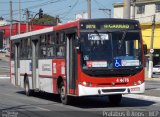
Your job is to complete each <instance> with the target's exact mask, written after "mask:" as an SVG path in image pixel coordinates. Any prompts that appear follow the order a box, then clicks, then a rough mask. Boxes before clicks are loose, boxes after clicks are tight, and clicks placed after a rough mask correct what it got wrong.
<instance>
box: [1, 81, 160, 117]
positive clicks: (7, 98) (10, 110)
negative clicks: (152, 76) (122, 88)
mask: <svg viewBox="0 0 160 117" xmlns="http://www.w3.org/2000/svg"><path fill="white" fill-rule="evenodd" d="M147 82H149V85H152V84H153V85H155V84H157V83H156V82H150V81H147ZM147 84H148V83H147ZM155 86H156V87H154V88H156V89H159V85H158V84H157V85H155ZM147 87H150V86H147ZM0 110H1V112H2V113H1V115H2V116H4V115H6V114H8V115H9V114H10V115H15V117H17V116H18V117H90V116H92V117H108V116H109V114H110V115H112V114H113V113H114V112H115V111H116V112H119V113H116V114H122V115H124V114H125V115H128V114H132V116H133V115H135V116H136V117H137V116H139V117H140V116H142V117H146V116H149V114H155V115H156V116H155V117H158V116H160V113H159V112H158V111H160V101H158V102H157V101H149V100H147V99H145V100H142V99H135V98H134V96H133V97H132V98H126V97H124V98H123V100H122V103H121V105H120V106H118V107H112V106H111V105H110V104H109V103H108V100H107V97H92V98H73V99H72V103H71V105H63V104H61V103H60V100H59V96H58V95H52V94H46V93H35V94H34V95H33V96H31V97H27V96H25V94H24V91H23V89H22V88H19V87H16V86H13V85H12V84H10V82H9V79H0ZM136 114H138V115H136ZM158 114H159V115H158ZM4 117H8V116H4ZM133 117H134V116H133Z"/></svg>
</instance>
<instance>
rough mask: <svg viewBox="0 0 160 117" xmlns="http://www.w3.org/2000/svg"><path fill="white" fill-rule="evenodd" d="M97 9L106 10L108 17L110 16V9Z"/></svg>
mask: <svg viewBox="0 0 160 117" xmlns="http://www.w3.org/2000/svg"><path fill="white" fill-rule="evenodd" d="M99 10H101V11H104V12H106V13H107V14H108V15H109V18H111V9H99Z"/></svg>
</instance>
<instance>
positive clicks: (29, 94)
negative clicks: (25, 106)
mask: <svg viewBox="0 0 160 117" xmlns="http://www.w3.org/2000/svg"><path fill="white" fill-rule="evenodd" d="M24 86H25V94H26V95H27V96H31V94H32V91H31V89H30V87H29V82H28V80H27V79H26V80H25V83H24Z"/></svg>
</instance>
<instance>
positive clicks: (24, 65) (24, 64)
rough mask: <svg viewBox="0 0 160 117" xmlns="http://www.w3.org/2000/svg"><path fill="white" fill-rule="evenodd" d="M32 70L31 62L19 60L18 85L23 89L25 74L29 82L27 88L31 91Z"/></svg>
mask: <svg viewBox="0 0 160 117" xmlns="http://www.w3.org/2000/svg"><path fill="white" fill-rule="evenodd" d="M31 71H32V68H31V60H20V83H21V85H20V86H21V87H24V75H25V73H26V74H27V76H28V77H27V78H28V80H29V86H30V88H31V89H32V72H31Z"/></svg>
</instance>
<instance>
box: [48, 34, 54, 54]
mask: <svg viewBox="0 0 160 117" xmlns="http://www.w3.org/2000/svg"><path fill="white" fill-rule="evenodd" d="M54 40H55V38H54V35H51V34H48V35H47V57H55V55H56V54H55V41H54Z"/></svg>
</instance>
